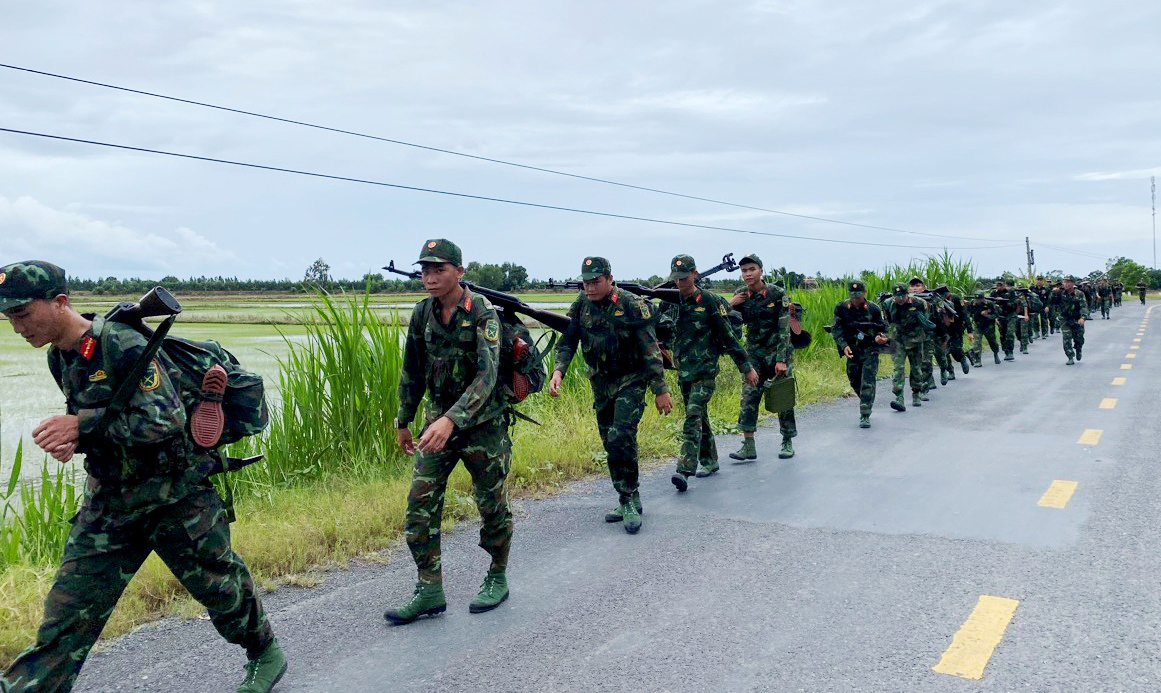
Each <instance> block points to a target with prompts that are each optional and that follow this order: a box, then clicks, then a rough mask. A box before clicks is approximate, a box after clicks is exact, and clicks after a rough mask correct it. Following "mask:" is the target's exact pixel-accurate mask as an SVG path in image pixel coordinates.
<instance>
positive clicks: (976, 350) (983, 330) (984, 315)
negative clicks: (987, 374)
mask: <svg viewBox="0 0 1161 693" xmlns="http://www.w3.org/2000/svg"><path fill="white" fill-rule="evenodd" d="M967 310H968V315H970V316H971V320H972V324H973V325H974V327H975V333H974V341H975V343H974V344H972V349H971V355H972V360H974V361H975V363H976V365H977V366H980V365H982V364H983V358H982V354H983V348H984V341H985V340H986V341H987V343H988V346H989V347H991V349H992V355H993V356H994V357H995V359H996V363H999V362H1000V347H999V345H997V344H996V304H995V303H992V302H991V301H989V300H988V299H987V297H986V296H984V292H982V291H978V292H976V298H975V300H974V301H972V302H971V303H970V304H969V305H968V307H967Z"/></svg>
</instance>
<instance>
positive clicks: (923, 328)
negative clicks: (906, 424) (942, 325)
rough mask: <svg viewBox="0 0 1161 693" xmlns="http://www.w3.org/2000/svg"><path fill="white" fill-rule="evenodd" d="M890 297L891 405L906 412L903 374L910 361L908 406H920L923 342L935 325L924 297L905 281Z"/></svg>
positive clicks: (888, 311) (922, 384)
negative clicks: (909, 398) (892, 349)
mask: <svg viewBox="0 0 1161 693" xmlns="http://www.w3.org/2000/svg"><path fill="white" fill-rule="evenodd" d="M891 293H892V295H893V296H894V298H893V299H891V300H890V301H888V302H887V310H886V313H887V320H888V321H889V322H890V323H891V327H890V337H891V341H893V342H895V346H896V351H895V356H894V358H893V360H894V362H895V371H894V374H893V377H892V380H891V386H892V391H893V392H894V393H895V400H894V401H893V402H891V408H892V409H894V410H895V411H907V407H906V406H905V405H904V404H903V374H904V367H905V365H906V363H907V362H908V361H910V362H911V405H912V406H915V407H921V406H923V403H922V401H921V397H922V396H923V387H924V385H925V384H926V381H927V377H926V371H924V369H923V358H924V355H925V352H924V348H923V342H924V341H925V340H926V339H927V335H928V332H932V331H934V330H935V325H934V324H932V322H931V320H930V319H928V317H927V304H926V302H924V301H923V299H921V298H918V297H916V296H911V295H910V293H909V291H908V290H907V286H906V285H905V284H896V285H895V287H894V289H893V290H892V292H891Z"/></svg>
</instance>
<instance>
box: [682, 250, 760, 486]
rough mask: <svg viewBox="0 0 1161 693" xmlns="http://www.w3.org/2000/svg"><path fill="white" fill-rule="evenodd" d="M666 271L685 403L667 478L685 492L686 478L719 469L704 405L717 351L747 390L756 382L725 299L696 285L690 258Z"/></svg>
mask: <svg viewBox="0 0 1161 693" xmlns="http://www.w3.org/2000/svg"><path fill="white" fill-rule="evenodd" d="M669 268H670V274H669V278H670V279H672V280H673V281H674V283H675V284H677V291H678V293H679V294H680V296H681V302H680V303H679V304H678V308H677V319H676V323H675V324H674V328H673V359H674V361H675V362H676V363H677V381H678V383H679V384H680V385H681V398H682V401H683V402H684V403H685V424H684V426H683V428H682V443H681V457H680V458H679V459H678V461H677V470H676V471H675V472H674V473H673V476H672V477H670V479H671V480H672V481H673V485H674V486H676V487H677V490H678V491H685V490H686V489H687V488H688V487H689V482H688V481H687V479H688V477H691V476H693V475H694V474H696V475H697V476H699V477H704V476H709V475H710V474H713V473H715V472H717V471H718V468H719V467H718V449H717V444H716V443H715V442H714V434H713V429H712V428H711V427H710V423H709V403H710V399H711V398H712V397H713V394H714V389H715V387H716V383H717V376H718V368H719V367H718V361H719V360H720V359H721V356H722V353H723V352H724V353H727V354H729V355H730V357H731V358H732V359H733V360H734V363H735V364H736V365H737V367H738V370H739V371H741V372H742V374H743V375H744V376H745V380H746V383H747V384H748V385H749V386H750V387H754V386H756V385H757V384H758V373H757V371H755V370H754V368H753V367H751V365H750V361H749V359H748V358H747V357H746V350H745V349H743V348H742V345H741V344H740V343H739V342H738V337H737V336H736V335H735V334H734V331H733V328H732V327H731V326H730V319H729V313H730V309H729V306H728V305H727V304H726V300H725V299H724V298H722V297H721V296H718V295H717V294H715V293H714V292H712V291H708V290H704V289H701V288H700V287H698V285H697V276H698V273H697V265H696V263H695V262H694V259H693V258H692V257H690V256H689V255H678V256H676V257H674V258H673V260H671V261H670V263H669ZM699 466H700V467H701V468H700V469H698V467H699Z"/></svg>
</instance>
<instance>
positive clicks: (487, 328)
mask: <svg viewBox="0 0 1161 693" xmlns="http://www.w3.org/2000/svg"><path fill="white" fill-rule="evenodd" d="M484 339H486V340H488V341H489V342H491V343H492V344H495V343H497V342H499V341H500V321H499V320H496V319H494V318H489V319H488V323H487V324H486V325H484Z"/></svg>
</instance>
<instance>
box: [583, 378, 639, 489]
mask: <svg viewBox="0 0 1161 693" xmlns="http://www.w3.org/2000/svg"><path fill="white" fill-rule="evenodd" d="M645 390H646V383H645V382H643V381H641V382H633V383H629V384H627V385H624V386H622V387H620V388H619V389H618V390H617V394H616V395H615V396H614V397H612V398H609V399H607V400H604V401H600V402H595V403H594V404H593V408H594V409H596V412H597V429H598V430H599V431H600V434H601V444H602V445H604V447H605V455H606V459H607V461H608V465H609V479H610V480H612V482H613V488H614V489H616V491H617V495H618V497H619V498H620V502H621V503H626V502H628V501H629V500H630V499H631V498H632V496H633V492H634V491H636V490H637V483H638V478H639V472H638V468H637V426H638V425H639V424H640V423H641V416H642V415H643V414H644V413H645Z"/></svg>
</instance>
